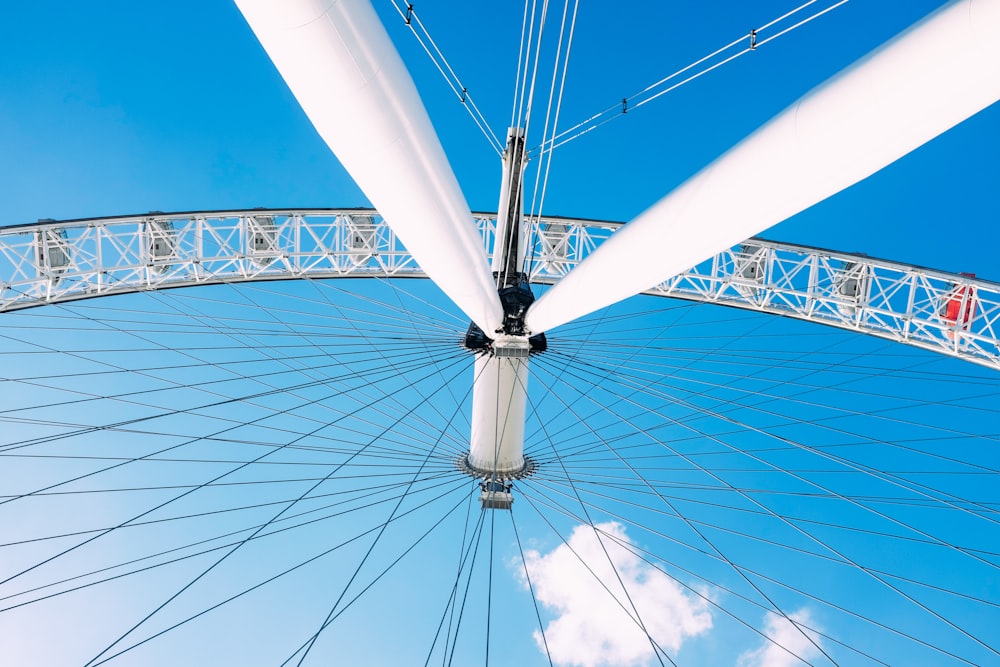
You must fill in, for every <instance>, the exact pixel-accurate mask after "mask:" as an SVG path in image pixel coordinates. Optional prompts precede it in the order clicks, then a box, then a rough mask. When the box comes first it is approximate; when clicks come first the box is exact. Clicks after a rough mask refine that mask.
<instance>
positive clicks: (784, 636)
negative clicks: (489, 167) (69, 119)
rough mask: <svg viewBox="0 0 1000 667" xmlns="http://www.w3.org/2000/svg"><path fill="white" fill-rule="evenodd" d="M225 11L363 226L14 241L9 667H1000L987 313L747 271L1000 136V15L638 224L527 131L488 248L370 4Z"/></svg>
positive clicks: (247, 223)
mask: <svg viewBox="0 0 1000 667" xmlns="http://www.w3.org/2000/svg"><path fill="white" fill-rule="evenodd" d="M237 4H238V5H239V6H240V9H241V11H242V12H243V13H244V15H245V17H246V18H247V21H248V23H249V24H250V26H251V28H252V29H253V30H254V32H255V34H256V35H257V37H258V39H259V40H260V41H261V44H262V45H263V47H264V49H265V50H266V51H267V53H268V55H269V57H270V58H271V59H272V60H273V61H274V64H275V65H276V67H277V69H278V71H279V72H280V73H281V76H282V77H283V78H284V80H285V81H286V82H287V83H288V85H289V87H290V89H291V90H292V92H293V94H294V95H295V97H296V99H297V100H298V101H299V103H300V104H301V105H302V106H303V108H304V110H305V112H306V114H307V115H308V116H309V118H310V120H311V121H312V123H313V124H314V125H315V126H316V128H317V130H318V131H319V132H320V135H321V136H323V138H324V139H325V140H326V142H327V143H328V144H329V145H330V147H331V149H332V150H333V152H334V153H335V154H336V155H337V156H338V158H339V159H340V160H341V161H342V162H343V163H344V165H345V167H346V168H347V170H348V171H349V172H350V173H351V175H352V176H353V177H354V178H355V180H356V181H357V182H358V183H359V185H360V187H361V188H362V190H363V191H364V192H365V194H366V196H367V197H368V198H369V199H370V200H371V202H372V203H373V204H374V205H375V208H374V209H308V208H303V209H244V210H226V211H198V212H186V213H162V212H151V213H148V214H143V215H137V216H126V217H113V218H90V219H84V220H71V221H55V220H44V221H39V222H38V223H35V224H31V225H22V226H14V227H5V228H2V229H0V271H2V273H0V276H2V279H3V282H2V283H0V311H3V315H2V318H3V320H4V322H3V324H4V337H5V340H7V341H10V345H11V347H10V348H9V349H5V350H4V352H5V357H6V358H7V359H8V362H7V371H6V372H5V376H6V380H5V384H6V385H7V387H9V388H10V391H8V392H7V393H5V402H6V406H4V409H3V411H2V412H0V415H2V418H3V419H4V422H5V423H6V424H7V425H8V426H9V428H7V437H5V440H4V442H3V443H2V444H0V454H2V455H3V457H4V462H5V466H4V480H5V481H4V487H5V489H6V490H5V491H3V493H2V494H0V495H2V498H0V516H2V521H3V525H4V531H3V534H4V536H5V539H3V540H2V541H3V544H2V545H0V549H2V552H0V553H3V554H4V559H3V560H2V561H0V562H2V563H3V569H2V574H3V576H2V581H0V628H3V627H4V626H6V627H5V629H4V630H3V631H4V633H5V634H4V635H3V637H4V642H5V644H6V645H8V646H12V647H14V648H12V649H11V651H12V654H13V655H15V656H17V658H16V660H19V661H22V662H25V663H26V664H85V665H99V664H157V661H160V662H162V663H163V664H176V663H177V662H178V661H181V660H187V661H188V662H193V663H196V664H199V663H205V664H207V663H213V664H217V663H223V664H225V663H233V664H326V663H330V662H333V663H335V664H390V663H394V664H412V663H418V664H419V663H420V662H423V663H424V664H438V663H441V664H479V663H485V664H488V663H489V662H491V661H492V662H493V663H494V664H514V663H519V664H520V663H523V664H579V665H600V664H629V665H631V664H672V665H684V664H739V665H746V666H750V665H786V664H787V665H793V664H809V665H828V664H835V665H848V664H851V665H853V664H993V663H1000V644H998V642H997V639H996V632H995V630H994V628H995V627H997V622H998V621H1000V583H998V582H1000V576H998V574H997V567H998V561H997V558H998V557H1000V530H998V529H997V507H998V505H997V503H998V502H1000V499H998V498H997V495H996V484H995V482H996V479H997V475H998V474H1000V457H998V456H997V455H996V454H995V452H994V450H995V445H996V440H997V438H998V437H1000V434H998V433H997V432H996V427H995V423H996V419H995V418H996V414H997V407H996V394H997V391H996V389H997V383H998V377H997V376H996V369H997V366H998V365H1000V341H998V338H1000V336H998V329H1000V285H998V284H997V283H994V282H991V281H989V280H983V279H981V278H977V277H976V276H974V275H968V274H956V273H949V272H944V271H939V270H934V269H927V268H923V267H918V266H913V265H910V264H906V263H901V262H897V261H892V260H883V259H878V258H874V257H869V256H867V255H864V254H860V253H857V252H851V253H848V252H841V251H839V250H827V249H822V248H816V247H810V246H804V245H798V244H790V243H780V242H775V241H772V240H767V239H764V238H760V237H756V236H754V235H755V234H759V233H760V232H762V231H764V230H765V229H766V228H768V227H770V226H771V225H772V224H775V223H777V222H780V221H781V220H783V219H785V218H787V217H788V216H790V215H793V214H794V213H796V212H797V211H799V210H802V209H803V208H805V207H808V206H810V205H811V204H812V203H815V202H816V201H819V200H820V199H823V198H825V197H827V196H829V195H831V194H834V193H835V192H837V191H839V190H840V189H843V188H845V187H847V186H849V185H851V184H853V183H855V182H857V181H858V180H860V179H863V178H865V177H867V176H868V175H869V174H871V173H873V172H874V171H876V170H878V169H879V168H881V167H882V166H884V165H885V164H888V163H890V162H892V161H894V160H896V159H897V158H899V157H901V156H902V155H904V154H905V153H907V152H909V151H910V150H913V149H914V148H916V147H917V146H919V145H921V144H923V143H925V142H927V141H929V140H931V139H933V138H934V137H935V136H937V135H938V134H940V133H942V132H945V131H947V130H948V129H950V128H951V127H952V126H953V125H955V124H956V123H958V122H961V121H962V120H964V119H965V118H967V117H969V116H970V115H972V114H975V113H977V112H978V111H979V110H981V109H983V108H985V107H986V106H988V105H990V104H992V103H993V102H995V101H996V99H997V97H1000V90H997V82H998V81H1000V76H998V74H1000V72H998V71H997V70H998V69H1000V54H998V53H997V46H996V45H995V44H993V43H991V42H992V41H993V40H991V39H990V34H991V33H992V32H993V30H992V29H993V28H996V27H997V26H998V24H1000V3H998V2H995V1H987V0H963V1H960V2H953V3H949V4H947V5H946V6H945V7H943V8H941V9H940V10H939V11H937V12H935V13H933V14H932V15H931V16H929V17H928V18H926V19H925V20H924V21H922V22H921V23H919V24H918V25H917V26H915V27H913V28H912V29H910V30H909V31H907V32H906V33H904V34H903V35H901V36H900V37H898V38H896V39H895V40H893V41H891V42H889V43H888V44H886V45H885V46H884V47H882V48H881V49H880V50H879V51H878V52H876V53H875V54H873V55H872V56H871V57H868V58H866V59H865V60H864V61H862V62H861V63H860V64H859V65H857V66H855V67H853V68H852V69H850V70H848V71H847V72H846V73H844V74H842V75H839V76H838V77H836V78H834V79H833V80H831V82H830V83H828V84H825V85H823V86H821V87H819V88H817V89H816V90H814V91H813V92H811V93H809V94H808V95H807V96H806V97H805V98H803V99H802V100H801V101H800V102H798V103H796V104H795V105H793V107H791V109H790V110H789V111H788V112H785V113H783V114H781V115H779V116H778V117H777V118H775V120H773V121H771V123H769V124H767V125H765V126H764V127H763V128H761V129H760V130H758V131H757V132H756V133H754V134H753V135H751V137H750V138H749V139H747V140H746V141H744V142H742V143H740V144H738V145H737V146H736V147H735V148H734V149H732V150H731V151H730V152H728V153H726V154H724V155H723V157H721V158H719V160H718V161H716V162H715V163H713V164H711V165H709V167H707V168H706V169H704V170H703V171H701V172H699V173H698V174H697V175H695V176H694V177H693V178H692V179H691V180H689V181H688V182H686V183H685V184H684V185H682V186H681V187H680V188H678V189H677V190H675V191H674V192H673V193H672V194H670V195H668V196H667V197H665V198H664V199H663V200H661V202H660V203H658V204H656V205H654V206H653V207H652V208H650V209H649V210H648V211H647V212H646V213H643V214H642V215H641V216H639V217H638V218H637V219H635V220H633V221H631V222H630V223H628V224H626V225H623V224H621V223H619V222H610V221H600V220H584V219H576V218H557V217H549V216H543V215H541V214H536V213H535V212H533V209H535V207H536V204H537V202H536V201H529V199H533V198H529V197H528V196H527V193H528V192H529V189H530V188H529V186H528V185H527V184H526V183H525V181H524V168H525V164H526V163H527V161H528V157H529V155H528V144H527V140H528V138H529V136H530V134H529V132H527V130H528V129H530V128H529V127H528V123H527V116H526V115H524V114H519V113H518V112H517V108H518V102H515V114H514V115H515V120H514V122H513V123H512V127H511V130H510V131H509V132H508V135H507V138H506V139H507V140H506V142H505V143H503V142H501V145H500V146H499V148H500V149H501V150H500V151H499V152H500V154H501V160H502V164H503V165H504V168H503V178H502V183H501V187H500V192H501V194H500V204H499V206H498V213H497V214H492V213H476V214H473V213H471V212H470V211H469V207H468V205H467V204H466V202H465V199H464V196H463V195H462V192H461V190H460V189H459V187H458V183H457V181H456V179H455V177H454V176H453V175H452V173H451V168H450V166H449V165H448V161H447V159H445V156H444V152H443V150H442V149H441V147H440V145H439V144H438V142H437V138H436V135H435V133H434V130H433V129H432V128H431V124H430V120H429V119H428V117H427V115H426V113H425V112H424V111H423V103H422V102H421V100H420V98H419V96H418V95H417V93H416V89H415V87H414V85H413V83H412V81H411V80H410V78H409V75H408V73H407V71H406V68H405V67H404V66H403V64H402V61H401V60H400V58H399V56H398V54H397V53H396V49H395V47H394V46H393V44H392V42H391V40H390V39H389V37H388V35H387V33H386V32H385V29H384V28H383V26H382V24H381V22H380V20H379V18H378V17H377V15H376V14H375V12H374V10H373V9H372V8H371V6H370V5H369V4H368V3H367V2H366V1H364V0H341V1H340V2H335V3H331V2H326V3H324V2H308V1H302V2H295V3H280V4H276V3H268V2H262V1H261V2H258V1H256V0H255V1H250V0H243V1H241V2H238V3H237ZM811 4H812V3H806V5H805V6H808V5H811ZM838 4H839V3H838ZM529 6H530V5H529V4H526V6H525V7H526V9H525V17H526V19H525V28H524V30H525V32H524V34H525V40H526V41H528V42H530V40H531V39H532V33H531V29H534V26H535V25H536V24H535V23H533V22H532V23H529V21H528V20H527V17H528V15H529V12H528V7H529ZM833 6H834V4H833V3H830V5H829V7H830V8H833ZM572 7H573V5H572V4H571V3H566V9H567V14H564V15H563V31H562V32H563V33H564V34H567V35H572V28H571V26H572V18H567V17H568V16H571V15H570V14H569V13H568V12H570V11H573V9H572ZM401 14H402V15H403V18H404V20H405V21H406V23H407V25H410V24H412V23H417V22H419V18H418V17H417V16H416V14H415V11H414V9H413V7H412V6H407V7H405V8H401ZM817 15H819V13H817ZM532 20H534V19H532ZM538 25H539V26H540V25H541V24H538ZM538 31H539V33H540V32H541V28H540V27H539V28H538ZM762 37H763V36H762V35H761V36H758V31H756V30H755V31H753V32H752V34H751V35H750V36H749V38H750V40H751V41H750V42H749V43H748V46H747V47H746V48H747V49H750V50H753V49H756V48H757V47H758V46H759V45H761V44H762V42H763V38H762ZM536 38H539V39H540V35H536ZM566 49H567V51H568V44H567V47H566ZM525 54H526V55H525V61H524V66H523V70H522V71H521V73H520V75H521V77H522V78H523V81H524V82H525V85H524V86H523V87H522V88H519V92H518V93H517V95H519V96H522V97H521V99H520V103H523V104H527V103H528V102H527V98H528V96H529V95H530V94H531V93H530V91H531V90H533V89H534V86H533V85H528V81H529V78H530V74H529V73H530V72H531V69H530V67H529V66H528V63H529V62H530V49H526V51H525ZM928 54H929V55H928ZM557 60H558V58H557ZM552 80H553V88H554V89H555V82H556V77H555V76H553V79H552ZM928 87H930V88H933V89H935V90H940V91H944V92H942V93H941V94H939V95H938V96H936V98H935V100H934V103H928V101H927V100H926V94H925V92H924V91H925V90H926V89H927V88H928ZM466 92H467V91H465V90H464V89H462V95H463V102H464V101H465V94H466ZM556 106H558V105H556ZM625 111H626V109H622V114H624V113H625ZM831 118H834V119H836V120H837V122H836V123H833V124H831V122H830V119H831ZM344 127H350V128H351V129H352V131H351V132H347V133H345V132H343V131H342V128H344ZM557 137H558V135H556V134H555V133H554V129H553V131H552V132H551V133H549V127H548V123H546V129H545V134H544V136H543V138H542V149H543V150H542V153H543V154H544V153H545V149H546V146H547V147H548V151H549V152H551V150H552V147H553V146H554V145H555V143H556V141H557ZM540 171H541V170H540ZM537 191H538V190H537V189H536V193H537ZM542 191H543V192H544V185H543V186H542ZM542 197H544V194H542ZM526 208H527V209H529V211H528V212H529V214H528V215H526V214H525V209H526ZM535 210H540V204H537V209H535ZM413 278H430V281H428V280H406V279H413ZM549 286H551V287H549ZM186 288H196V289H186ZM536 291H537V292H538V294H537V295H536V293H535V292H536ZM636 295H641V296H636ZM536 296H537V297H538V298H536ZM98 297H99V298H98ZM628 297H634V298H628ZM626 298H628V300H625V299H626ZM456 307H457V308H456ZM817 325H820V326H817ZM861 334H869V335H867V336H864V335H861ZM67 340H70V341H72V344H71V345H69V346H67V345H66V341H67ZM930 392H933V393H934V395H935V396H934V399H933V400H928V399H927V395H928V393H930ZM5 619H6V620H5ZM53 619H58V622H57V623H54V622H53ZM67 624H68V625H67ZM43 638H44V639H43Z"/></svg>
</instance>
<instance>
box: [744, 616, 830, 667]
mask: <svg viewBox="0 0 1000 667" xmlns="http://www.w3.org/2000/svg"><path fill="white" fill-rule="evenodd" d="M788 618H790V619H792V621H795V622H796V623H800V624H803V625H808V626H809V627H811V628H815V627H816V625H815V624H814V623H813V620H812V616H811V615H810V614H809V610H808V609H800V610H798V611H797V612H795V613H793V614H789V615H788ZM803 632H806V633H808V634H809V637H810V638H812V641H809V639H808V638H806V636H805V635H804V634H803ZM764 634H765V635H767V636H768V637H770V638H771V639H772V640H773V641H768V640H766V639H762V640H761V642H762V643H761V645H760V646H758V647H757V648H756V649H753V650H752V651H747V652H745V653H742V654H740V657H739V659H738V660H737V661H736V664H737V666H738V667H798V665H802V664H804V663H805V662H807V661H811V660H812V659H814V658H817V657H819V655H820V651H819V649H818V648H817V647H816V645H820V646H821V644H820V638H819V636H817V635H816V633H815V632H810V631H809V630H805V629H803V630H799V629H798V628H796V627H795V625H794V624H793V623H792V622H791V621H789V620H788V619H787V618H784V617H782V616H776V615H775V614H768V615H767V623H766V626H765V627H764ZM813 642H815V644H816V645H814V644H813ZM782 647H784V648H782ZM786 649H787V650H786Z"/></svg>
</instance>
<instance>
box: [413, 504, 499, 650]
mask: <svg viewBox="0 0 1000 667" xmlns="http://www.w3.org/2000/svg"><path fill="white" fill-rule="evenodd" d="M473 498H474V496H471V495H470V496H469V500H468V502H467V503H466V511H465V521H464V522H463V524H462V537H461V539H460V540H459V541H458V567H457V569H456V571H455V580H454V583H452V586H451V592H450V593H449V594H448V599H447V601H446V602H445V606H444V610H443V611H442V612H441V620H440V621H438V625H437V629H436V630H435V631H434V637H433V638H432V639H431V645H430V648H428V649H427V658H426V659H425V660H424V667H427V665H429V664H430V661H431V657H433V655H434V648H435V647H436V646H437V643H438V638H440V637H441V630H442V629H444V622H445V619H448V629H447V630H446V631H445V636H446V637H450V636H451V624H452V622H454V616H455V601H456V597H457V595H458V588H459V585H460V584H461V581H462V572H464V571H465V563H466V559H467V558H468V557H469V554H470V553H472V545H473V544H474V543H475V542H476V541H477V540H478V538H477V537H476V536H477V535H478V533H479V531H480V530H481V528H482V524H483V518H484V517H485V516H486V514H485V512H480V513H479V519H478V520H477V521H476V525H475V526H473V528H472V535H470V534H469V521H470V519H471V516H472V505H473V503H474V502H475V501H474V500H473ZM466 540H468V541H466ZM449 611H451V614H450V617H449V613H448V612H449ZM447 652H448V649H447V646H445V649H444V654H445V655H446V654H447Z"/></svg>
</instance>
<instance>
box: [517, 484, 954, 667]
mask: <svg viewBox="0 0 1000 667" xmlns="http://www.w3.org/2000/svg"><path fill="white" fill-rule="evenodd" d="M522 490H523V487H522ZM534 500H535V502H536V503H537V504H539V505H544V506H546V507H548V508H550V509H552V510H554V511H556V512H559V513H560V514H562V515H563V516H566V517H567V518H570V519H572V520H574V521H577V522H580V523H585V519H584V518H583V517H581V516H579V515H576V514H574V513H573V512H572V511H570V510H569V509H568V508H567V507H566V506H565V505H564V504H562V503H559V502H557V501H553V500H551V499H549V498H547V497H546V496H545V494H540V496H539V497H537V498H534ZM529 503H530V501H529ZM591 507H593V509H595V510H598V511H602V512H606V511H607V510H606V509H605V508H604V507H602V506H597V505H591ZM535 511H536V512H537V511H538V510H537V508H536V510H535ZM609 514H611V516H617V515H614V514H613V513H609ZM620 518H622V520H623V521H625V523H626V524H627V525H631V526H634V527H636V528H639V529H641V530H646V531H650V532H653V533H654V534H657V535H659V536H660V537H664V538H667V539H671V538H669V536H666V535H663V534H661V533H657V532H656V531H653V530H652V529H651V528H649V527H648V526H647V525H645V524H639V523H637V522H635V521H634V520H632V519H628V518H625V517H620ZM597 530H600V531H601V532H602V534H604V535H605V536H606V537H607V538H608V539H610V540H612V541H613V542H615V543H616V544H618V545H619V546H620V547H622V548H623V549H626V550H628V551H630V552H631V553H633V554H634V555H635V556H637V557H639V558H641V559H642V560H643V561H644V562H645V563H646V564H647V565H649V566H651V567H653V568H655V569H656V570H658V571H659V572H661V573H662V574H664V575H666V576H667V577H669V578H670V579H671V580H673V581H674V582H675V583H676V584H678V585H679V586H681V587H683V588H684V589H686V590H687V591H689V592H690V593H692V594H693V595H695V596H697V597H698V598H700V599H702V600H704V601H705V602H706V603H707V604H708V605H710V606H711V607H713V608H715V609H717V610H719V611H720V612H722V613H723V614H725V615H726V616H728V617H729V618H731V619H733V620H734V621H736V622H737V623H739V624H740V625H742V626H744V627H745V628H747V629H748V630H750V631H751V632H753V633H754V634H756V635H758V636H759V637H760V638H761V639H763V640H764V641H766V642H769V643H771V644H774V645H776V646H780V644H778V643H777V641H776V640H775V639H774V638H773V637H770V636H769V635H767V634H765V633H764V632H762V631H761V630H760V629H758V628H757V627H755V626H754V625H753V624H752V623H750V622H749V621H747V620H745V619H744V618H742V617H741V616H739V614H737V613H736V612H734V611H732V610H730V609H728V608H726V607H725V606H723V605H722V604H721V603H720V602H718V601H717V600H714V599H713V598H712V596H709V595H706V594H705V593H704V592H703V591H701V590H699V589H697V588H695V587H693V586H691V585H690V584H687V583H685V582H684V581H683V580H682V579H679V578H678V577H676V576H675V575H673V574H671V573H670V572H668V571H667V570H666V569H665V567H664V564H663V562H662V560H661V557H662V556H661V555H660V554H656V553H654V552H652V551H650V550H648V549H644V548H643V547H641V546H639V545H636V544H632V543H630V542H628V541H623V540H621V539H620V538H619V537H618V536H616V535H614V534H612V533H608V532H607V531H603V530H601V529H600V528H599V527H598V528H597ZM678 544H680V545H681V546H683V547H687V548H689V549H694V550H696V551H698V552H699V553H701V554H702V555H705V556H707V557H710V558H718V556H716V555H715V554H712V553H709V552H707V551H702V550H699V549H697V548H695V547H692V546H691V545H689V544H686V543H684V542H678ZM670 567H671V568H675V569H677V570H679V571H680V572H683V573H684V574H686V575H689V576H691V577H694V578H695V579H697V580H699V581H702V582H703V583H705V584H707V585H709V586H711V587H712V588H713V589H716V590H718V591H720V592H722V593H724V594H725V595H727V596H732V597H735V598H739V599H740V600H741V601H743V602H745V603H747V604H749V605H752V606H753V607H756V608H757V609H759V610H760V611H762V612H764V613H765V614H768V615H777V614H776V612H775V611H774V610H773V609H771V608H769V607H768V606H767V605H764V604H761V603H760V602H758V601H757V600H754V599H752V598H750V597H748V596H746V595H743V594H742V593H740V592H739V591H736V590H734V589H732V588H728V587H726V586H725V585H723V584H721V583H719V582H717V581H713V580H712V579H707V578H705V577H704V576H703V575H701V574H699V573H697V572H695V571H693V570H690V569H688V568H685V567H683V566H681V565H679V564H677V563H675V562H672V563H670ZM747 572H750V573H751V574H754V575H755V576H759V575H758V573H756V572H754V571H753V570H750V569H747ZM810 597H811V598H812V599H814V600H816V601H818V602H821V603H824V604H829V605H830V606H831V607H836V605H833V604H832V603H828V602H826V601H824V600H820V599H818V598H815V596H810ZM840 611H845V610H840ZM852 615H853V616H855V617H856V618H859V619H860V620H864V621H866V622H870V623H872V624H873V625H880V624H879V623H878V622H876V621H872V620H870V619H867V618H865V617H864V616H859V615H857V614H852ZM802 628H803V629H805V630H807V631H809V632H810V633H813V634H815V635H817V636H819V637H821V638H823V639H828V640H830V641H832V642H834V643H836V644H837V645H839V646H842V647H844V648H846V649H847V650H849V651H851V652H852V653H855V654H857V655H860V656H862V657H864V658H867V659H869V660H872V661H873V662H877V663H878V664H881V665H888V664H889V663H886V662H883V661H882V660H879V659H878V658H876V657H874V656H872V655H870V654H868V653H865V652H864V651H861V650H860V649H858V648H857V647H855V646H852V645H850V644H847V643H845V642H844V641H842V640H839V639H837V638H836V637H833V636H831V635H829V634H826V633H824V632H822V631H821V630H820V629H819V628H816V627H813V626H809V625H808V624H806V623H802ZM884 629H887V630H891V628H888V627H886V628H884ZM894 632H895V634H897V635H901V636H902V637H904V638H906V639H911V640H913V641H918V642H919V640H918V639H916V638H915V637H911V636H909V635H906V634H905V633H900V632H898V631H894ZM920 643H923V642H920ZM927 646H928V647H929V648H935V647H933V646H931V645H929V644H927ZM782 648H784V647H782ZM935 650H937V649H936V648H935ZM939 652H940V651H939ZM948 655H950V654H948ZM806 664H808V663H806Z"/></svg>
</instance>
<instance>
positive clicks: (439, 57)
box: [390, 0, 503, 155]
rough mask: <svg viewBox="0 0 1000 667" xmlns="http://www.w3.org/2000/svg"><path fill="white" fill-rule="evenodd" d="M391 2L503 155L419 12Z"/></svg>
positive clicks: (481, 128)
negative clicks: (418, 14)
mask: <svg viewBox="0 0 1000 667" xmlns="http://www.w3.org/2000/svg"><path fill="white" fill-rule="evenodd" d="M390 1H391V2H392V6H393V8H395V10H396V11H397V12H399V15H400V17H401V18H402V19H403V21H404V23H406V25H407V26H408V27H409V28H410V32H411V33H412V34H413V36H414V37H415V38H416V40H417V42H418V43H419V44H420V46H421V47H422V48H423V49H424V52H425V53H427V56H428V57H429V58H430V59H431V62H433V63H434V66H435V67H436V68H437V70H438V72H440V73H441V76H443V77H444V80H445V81H446V82H447V83H448V87H449V88H451V91H452V92H453V93H455V97H457V98H458V100H459V102H461V103H462V106H464V107H465V108H466V109H467V110H468V112H469V115H470V116H471V117H472V121H473V122H474V123H475V124H476V127H478V128H479V130H480V132H482V133H483V136H485V137H486V140H487V141H488V142H489V143H490V147H491V148H492V149H493V150H494V151H496V152H497V155H500V154H501V153H503V144H502V143H501V141H500V140H499V139H498V138H497V135H496V133H494V132H493V129H492V128H491V127H490V125H489V123H488V122H487V120H486V118H485V117H484V116H483V114H482V112H481V111H480V110H479V107H478V106H476V103H475V102H474V101H473V100H472V95H471V94H470V93H469V90H468V88H466V87H465V86H464V85H463V84H462V80H461V79H459V78H458V75H457V74H455V70H454V69H452V67H451V64H449V63H448V60H447V58H445V57H444V54H443V53H441V49H440V48H438V45H437V43H436V42H435V41H434V39H433V38H432V37H431V35H430V33H429V32H428V31H427V28H426V27H425V26H424V23H423V21H421V20H420V18H419V17H418V16H417V12H416V10H414V8H413V5H412V4H407V5H406V9H405V11H404V10H403V8H402V7H401V6H400V4H402V3H400V4H397V2H396V0H390ZM418 28H419V30H418Z"/></svg>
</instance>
